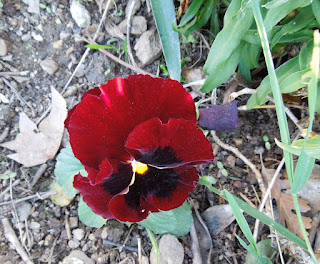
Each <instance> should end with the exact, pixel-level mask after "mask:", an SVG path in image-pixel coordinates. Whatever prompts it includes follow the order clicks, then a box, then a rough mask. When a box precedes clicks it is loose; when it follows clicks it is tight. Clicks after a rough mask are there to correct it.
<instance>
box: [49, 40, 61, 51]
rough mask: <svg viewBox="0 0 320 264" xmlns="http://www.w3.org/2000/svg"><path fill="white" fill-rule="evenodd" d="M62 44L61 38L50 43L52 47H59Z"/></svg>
mask: <svg viewBox="0 0 320 264" xmlns="http://www.w3.org/2000/svg"><path fill="white" fill-rule="evenodd" d="M62 45H63V40H62V39H59V40H57V41H55V42H53V43H52V47H53V48H54V49H61V48H62Z"/></svg>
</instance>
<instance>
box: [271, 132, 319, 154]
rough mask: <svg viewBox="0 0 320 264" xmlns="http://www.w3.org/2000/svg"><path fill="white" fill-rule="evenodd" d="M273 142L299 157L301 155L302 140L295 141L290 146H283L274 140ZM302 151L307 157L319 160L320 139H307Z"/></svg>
mask: <svg viewBox="0 0 320 264" xmlns="http://www.w3.org/2000/svg"><path fill="white" fill-rule="evenodd" d="M275 142H276V144H277V145H278V146H279V147H280V148H282V149H284V150H286V151H288V152H290V153H292V154H294V155H297V156H299V155H300V154H301V150H302V146H303V143H304V139H300V140H297V141H296V142H294V143H293V144H292V145H291V146H290V145H287V144H284V143H282V142H280V141H278V140H277V139H275ZM304 151H305V152H306V154H307V155H309V156H311V157H314V158H316V159H320V137H316V138H311V139H308V141H307V143H306V145H305V148H304Z"/></svg>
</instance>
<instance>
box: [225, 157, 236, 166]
mask: <svg viewBox="0 0 320 264" xmlns="http://www.w3.org/2000/svg"><path fill="white" fill-rule="evenodd" d="M226 161H227V164H228V166H229V167H234V165H235V164H236V158H235V157H234V156H232V155H229V156H228V157H227V160H226Z"/></svg>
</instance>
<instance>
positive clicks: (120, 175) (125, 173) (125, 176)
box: [103, 164, 133, 195]
mask: <svg viewBox="0 0 320 264" xmlns="http://www.w3.org/2000/svg"><path fill="white" fill-rule="evenodd" d="M132 173H133V172H132V167H131V165H129V164H120V165H119V168H118V172H117V173H114V174H112V175H111V177H110V178H108V179H107V180H106V181H105V182H104V183H103V187H104V189H105V190H106V192H108V193H109V194H111V195H116V194H118V193H120V192H122V191H123V190H124V189H125V188H127V187H128V185H129V184H130V182H131V179H132Z"/></svg>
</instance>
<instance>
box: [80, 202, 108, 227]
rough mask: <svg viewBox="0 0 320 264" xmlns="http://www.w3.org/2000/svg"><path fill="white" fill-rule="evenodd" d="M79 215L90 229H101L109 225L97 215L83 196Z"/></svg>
mask: <svg viewBox="0 0 320 264" xmlns="http://www.w3.org/2000/svg"><path fill="white" fill-rule="evenodd" d="M78 206H79V207H78V215H79V219H80V221H81V222H82V223H84V224H85V225H87V226H90V227H96V228H100V227H102V226H103V225H105V224H106V223H107V220H106V219H104V218H103V217H102V216H100V215H97V214H95V213H94V212H93V211H92V210H91V208H90V207H89V206H88V205H87V204H86V203H85V202H84V201H83V199H82V196H81V197H80V202H79V205H78Z"/></svg>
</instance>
